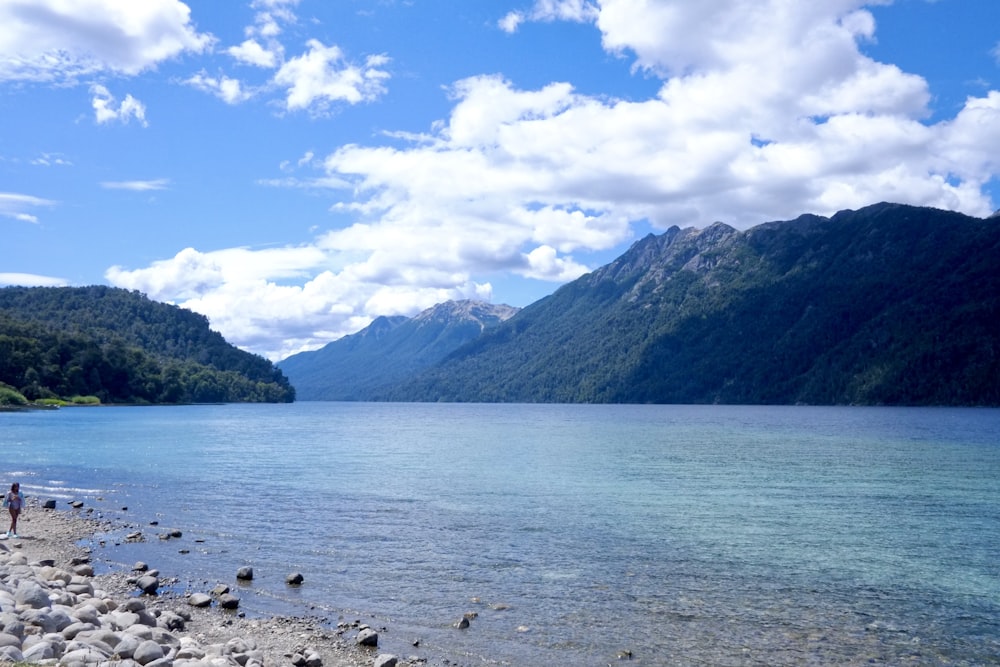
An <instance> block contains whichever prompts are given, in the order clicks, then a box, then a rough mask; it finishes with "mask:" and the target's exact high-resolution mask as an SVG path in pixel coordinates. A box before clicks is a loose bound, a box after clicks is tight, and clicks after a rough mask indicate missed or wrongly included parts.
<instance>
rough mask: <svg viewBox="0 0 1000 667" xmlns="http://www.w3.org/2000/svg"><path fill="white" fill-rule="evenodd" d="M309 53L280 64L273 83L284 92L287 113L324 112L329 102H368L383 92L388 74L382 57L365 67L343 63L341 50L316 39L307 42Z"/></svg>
mask: <svg viewBox="0 0 1000 667" xmlns="http://www.w3.org/2000/svg"><path fill="white" fill-rule="evenodd" d="M307 46H308V47H309V49H308V51H307V52H306V53H305V54H303V55H301V56H298V57H295V58H291V59H290V60H288V61H287V62H285V63H283V64H282V65H281V68H280V69H279V70H278V72H277V73H276V74H275V75H274V82H275V83H276V84H277V85H279V86H281V87H283V88H285V89H286V91H287V95H286V100H285V106H286V109H287V110H288V111H297V110H302V109H309V108H312V109H315V110H318V111H320V112H322V111H325V110H326V109H327V108H328V107H329V104H330V103H331V102H348V103H350V104H357V103H359V102H370V101H372V100H374V99H376V98H377V97H379V96H380V95H382V94H383V93H384V92H385V81H386V80H387V79H388V78H389V73H388V72H386V71H385V70H384V69H382V68H383V67H384V66H385V65H386V64H387V62H388V59H387V58H386V57H385V56H381V55H379V56H369V57H368V58H367V59H366V62H365V64H364V66H358V65H354V64H350V63H347V62H345V59H344V54H343V52H342V51H341V49H340V47H338V46H336V45H333V46H325V45H324V44H323V43H322V42H320V41H319V40H316V39H310V40H309V41H308V42H307Z"/></svg>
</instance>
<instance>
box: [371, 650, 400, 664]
mask: <svg viewBox="0 0 1000 667" xmlns="http://www.w3.org/2000/svg"><path fill="white" fill-rule="evenodd" d="M397 662H398V658H396V656H394V655H390V654H388V653H382V654H380V655H377V656H375V662H374V663H372V667H396V663H397Z"/></svg>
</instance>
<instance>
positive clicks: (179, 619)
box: [156, 611, 186, 630]
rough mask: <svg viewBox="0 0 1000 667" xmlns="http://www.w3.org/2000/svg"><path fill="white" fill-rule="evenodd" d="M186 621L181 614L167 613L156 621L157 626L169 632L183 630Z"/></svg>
mask: <svg viewBox="0 0 1000 667" xmlns="http://www.w3.org/2000/svg"><path fill="white" fill-rule="evenodd" d="M185 623H186V620H185V619H184V617H183V616H181V615H180V614H177V613H175V612H172V611H165V612H163V613H162V614H160V616H159V618H157V619H156V625H157V626H158V627H161V628H165V629H167V630H183V629H184V624H185Z"/></svg>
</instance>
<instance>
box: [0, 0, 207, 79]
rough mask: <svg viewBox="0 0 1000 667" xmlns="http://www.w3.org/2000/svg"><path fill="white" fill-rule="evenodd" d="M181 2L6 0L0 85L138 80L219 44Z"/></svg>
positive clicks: (0, 9) (0, 12) (0, 15)
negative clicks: (92, 78) (117, 77)
mask: <svg viewBox="0 0 1000 667" xmlns="http://www.w3.org/2000/svg"><path fill="white" fill-rule="evenodd" d="M213 41H214V38H213V37H212V36H211V35H208V34H203V33H199V32H198V31H197V30H196V29H195V28H194V26H193V25H192V24H191V17H190V8H189V7H188V6H187V5H186V4H184V3H183V2H180V1H179V0H143V1H142V2H121V1H120V0H74V1H73V2H65V1H64V0H4V2H0V80H4V79H6V80H15V81H16V80H22V81H67V80H69V81H73V80H76V79H78V78H79V77H81V76H88V75H93V74H97V73H102V72H111V73H120V74H127V75H134V74H137V73H139V72H141V71H143V70H146V69H149V68H151V67H155V66H156V65H157V64H158V63H160V62H163V61H164V60H168V59H170V58H174V57H176V56H179V55H180V54H182V53H184V52H192V53H200V52H203V51H205V50H206V49H208V48H209V47H210V46H211V44H212V43H213Z"/></svg>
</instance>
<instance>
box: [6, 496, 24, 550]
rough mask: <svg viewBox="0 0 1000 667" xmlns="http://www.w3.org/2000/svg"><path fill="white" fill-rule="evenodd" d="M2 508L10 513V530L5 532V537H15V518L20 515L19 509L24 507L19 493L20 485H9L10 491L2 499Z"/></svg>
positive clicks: (22, 497) (22, 498)
mask: <svg viewBox="0 0 1000 667" xmlns="http://www.w3.org/2000/svg"><path fill="white" fill-rule="evenodd" d="M3 506H4V507H6V508H7V510H8V511H9V512H10V530H8V531H7V537H13V538H16V537H17V517H19V516H20V515H21V509H22V508H23V507H24V494H23V493H21V485H20V484H18V483H17V482H14V483H13V484H11V485H10V491H8V492H7V495H6V496H4V498H3Z"/></svg>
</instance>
